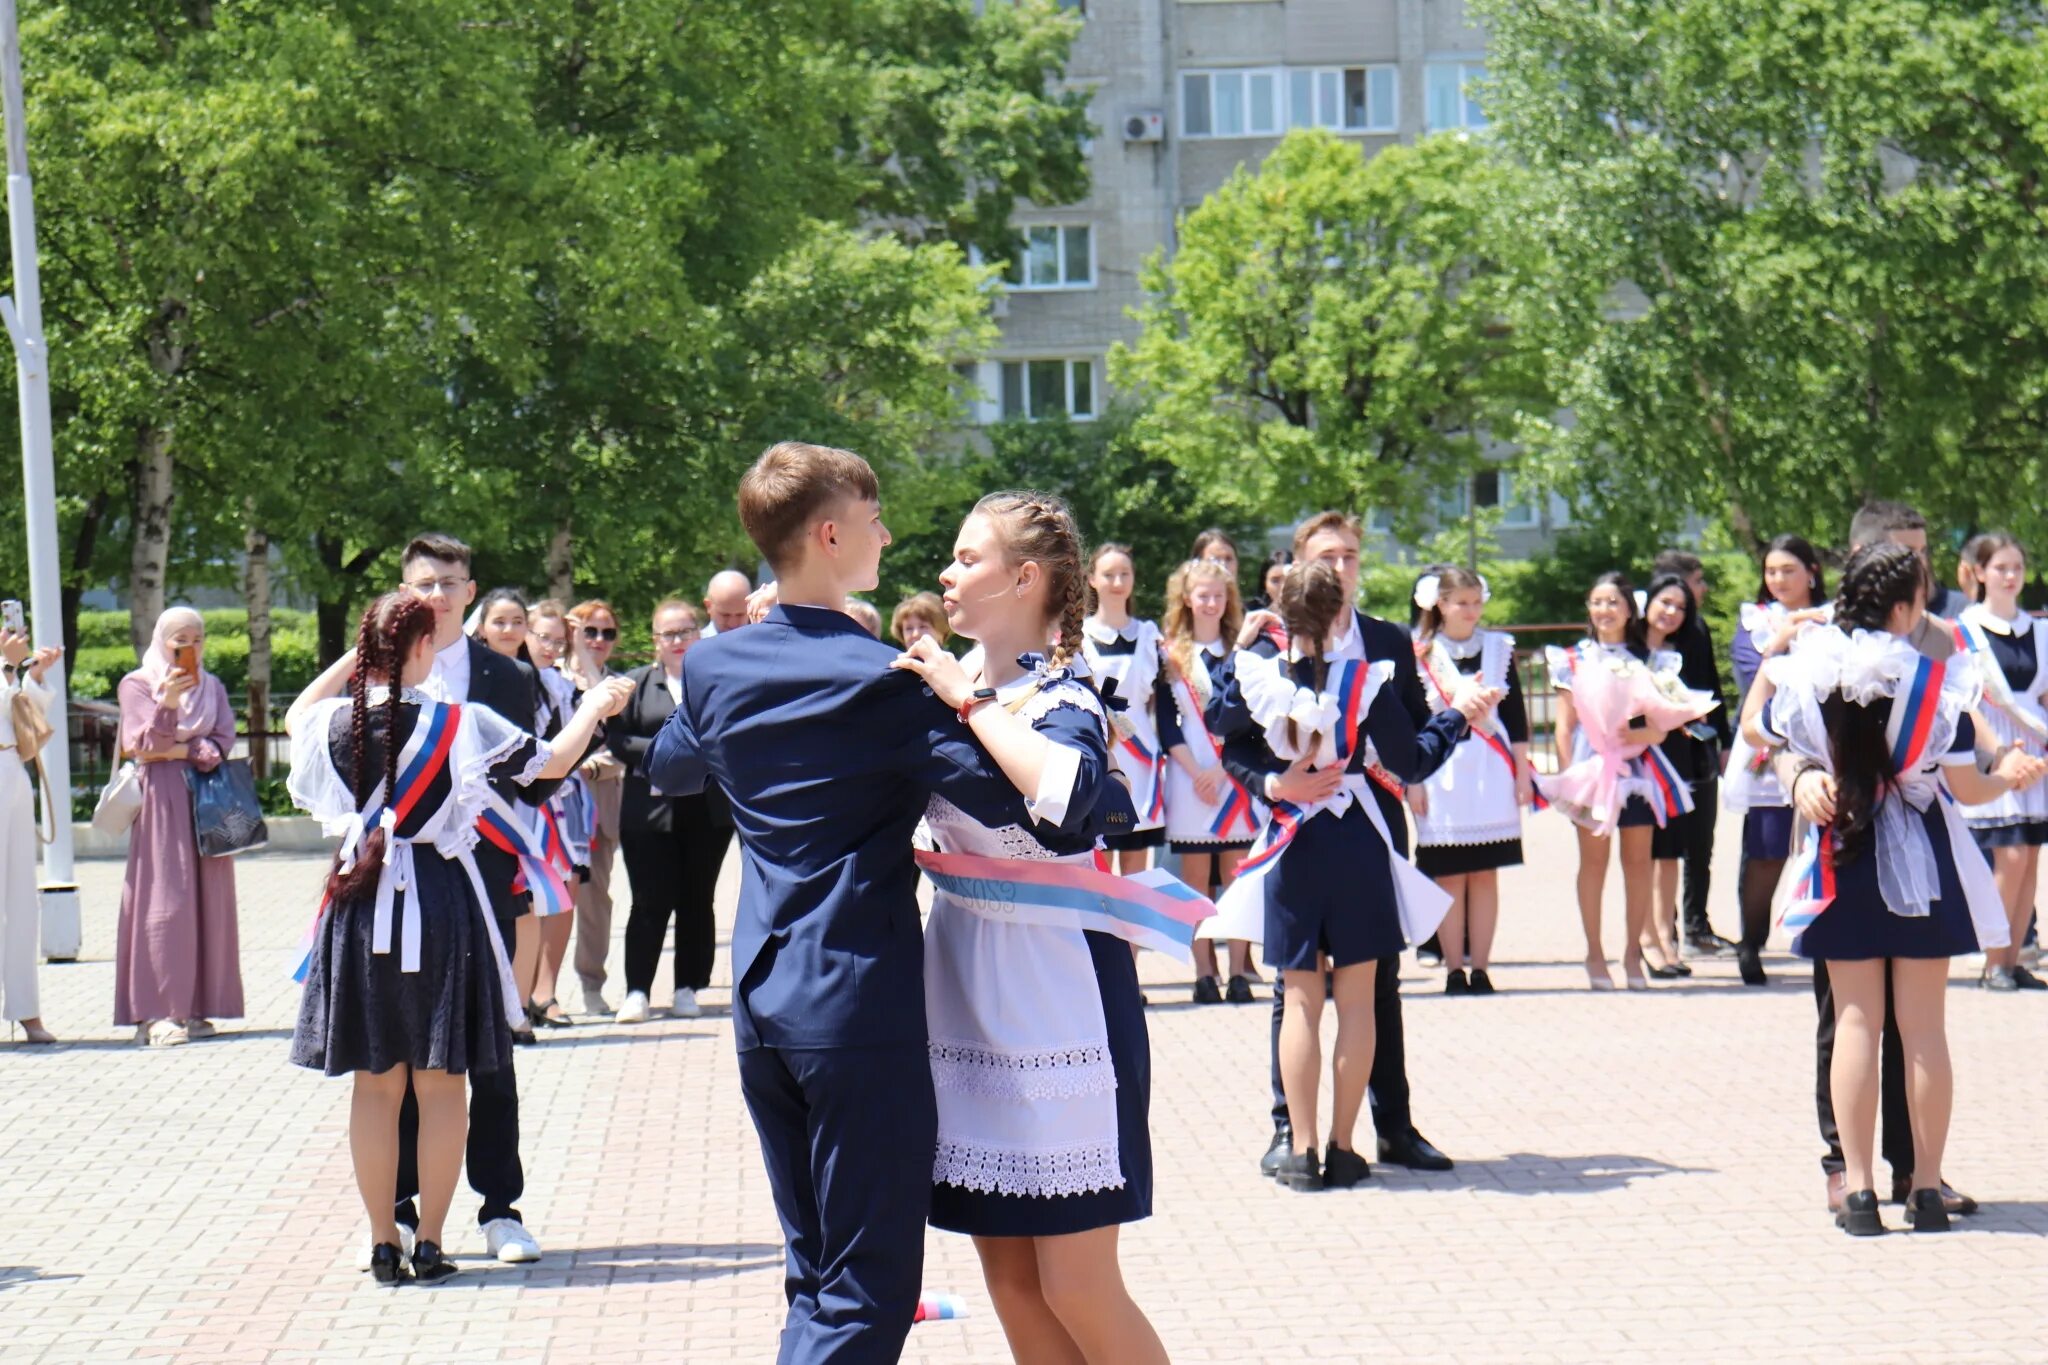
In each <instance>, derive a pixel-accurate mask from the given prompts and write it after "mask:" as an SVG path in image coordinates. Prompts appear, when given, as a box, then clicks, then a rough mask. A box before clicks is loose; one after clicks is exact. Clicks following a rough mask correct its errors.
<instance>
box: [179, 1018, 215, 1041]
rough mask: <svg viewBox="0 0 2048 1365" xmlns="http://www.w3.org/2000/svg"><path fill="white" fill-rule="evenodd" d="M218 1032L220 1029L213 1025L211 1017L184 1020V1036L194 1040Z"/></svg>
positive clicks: (211, 1035) (209, 1036)
mask: <svg viewBox="0 0 2048 1365" xmlns="http://www.w3.org/2000/svg"><path fill="white" fill-rule="evenodd" d="M219 1032H220V1030H219V1029H217V1028H215V1027H214V1026H213V1021H212V1020H211V1019H188V1020H186V1021H185V1036H186V1037H188V1038H192V1039H194V1040H195V1041H196V1040H197V1039H200V1038H211V1037H214V1036H215V1035H216V1034H218V1033H219Z"/></svg>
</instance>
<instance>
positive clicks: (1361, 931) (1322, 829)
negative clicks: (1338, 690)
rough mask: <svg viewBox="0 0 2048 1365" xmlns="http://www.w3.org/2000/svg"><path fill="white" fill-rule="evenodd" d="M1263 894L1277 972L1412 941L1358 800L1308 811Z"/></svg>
mask: <svg viewBox="0 0 2048 1365" xmlns="http://www.w3.org/2000/svg"><path fill="white" fill-rule="evenodd" d="M1646 809H1647V808H1646ZM1265 892H1266V942H1265V958H1266V965H1267V966H1268V967H1271V968H1273V969H1274V970H1276V971H1283V972H1298V971H1307V970H1309V969H1311V968H1313V967H1315V966H1316V962H1317V958H1318V956H1319V955H1322V956H1327V957H1328V958H1329V959H1330V965H1331V966H1332V967H1355V966H1357V965H1358V964H1359V963H1361V962H1377V961H1379V959H1381V958H1383V957H1387V956H1390V955H1392V954H1394V953H1398V952H1400V951H1401V950H1402V949H1403V948H1405V947H1407V946H1408V944H1407V940H1406V939H1404V938H1403V937H1402V936H1401V912H1400V908H1399V906H1398V905H1397V904H1396V903H1395V900H1394V869H1393V865H1392V863H1391V861H1390V860H1389V857H1388V854H1387V845H1386V842H1385V841H1384V840H1383V839H1381V838H1380V834H1379V831H1378V830H1376V829H1374V828H1373V825H1372V821H1371V820H1370V819H1369V818H1367V816H1366V813H1365V811H1364V809H1363V808H1361V807H1360V806H1359V804H1358V803H1357V802H1356V801H1354V802H1352V803H1351V805H1350V806H1348V807H1346V808H1345V811H1344V814H1343V815H1341V816H1334V815H1330V814H1327V813H1323V814H1318V815H1314V816H1311V817H1310V818H1309V819H1308V820H1307V821H1306V822H1305V823H1304V824H1303V825H1302V827H1301V832H1300V833H1298V834H1296V835H1295V836H1294V842H1293V843H1292V844H1290V845H1289V846H1288V848H1287V851H1286V852H1285V853H1283V854H1281V855H1280V861H1279V862H1277V863H1275V864H1274V865H1273V870H1272V871H1271V872H1269V873H1267V874H1266V885H1265Z"/></svg>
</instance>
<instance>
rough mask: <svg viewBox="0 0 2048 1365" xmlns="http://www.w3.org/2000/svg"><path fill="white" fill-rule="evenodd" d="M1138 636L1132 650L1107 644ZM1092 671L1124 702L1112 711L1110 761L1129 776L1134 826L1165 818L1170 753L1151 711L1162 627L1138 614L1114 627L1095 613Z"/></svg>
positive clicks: (1087, 642)
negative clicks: (1162, 743)
mask: <svg viewBox="0 0 2048 1365" xmlns="http://www.w3.org/2000/svg"><path fill="white" fill-rule="evenodd" d="M1119 639H1128V640H1133V641H1134V648H1133V649H1132V650H1131V652H1130V653H1128V654H1123V653H1109V652H1107V651H1105V650H1104V649H1103V648H1102V646H1103V645H1106V644H1109V643H1111V642H1113V641H1116V640H1119ZM1081 646H1082V652H1083V654H1084V655H1085V656H1086V658H1087V661H1088V672H1089V674H1090V676H1092V677H1094V678H1095V679H1096V680H1097V684H1098V685H1099V686H1102V687H1105V688H1107V687H1111V686H1113V687H1114V688H1115V691H1116V696H1117V699H1118V700H1119V701H1121V702H1122V703H1123V705H1122V707H1121V708H1115V707H1112V708H1111V710H1110V713H1109V763H1110V766H1111V767H1112V768H1115V769H1116V770H1117V771H1118V772H1120V773H1122V774H1123V775H1124V776H1125V777H1126V778H1128V779H1129V780H1130V784H1131V805H1132V806H1133V807H1135V808H1136V810H1137V813H1138V823H1137V824H1136V825H1135V826H1134V827H1133V832H1140V831H1144V830H1153V829H1159V828H1162V827H1163V826H1164V825H1165V824H1166V785H1165V783H1166V761H1167V760H1166V757H1165V755H1164V754H1162V753H1160V752H1159V718H1158V717H1157V716H1155V715H1153V714H1152V685H1153V683H1154V682H1156V681H1157V680H1158V677H1159V668H1160V658H1159V627H1157V626H1155V625H1153V624H1152V623H1151V622H1150V621H1140V620H1136V619H1133V620H1131V621H1129V622H1127V623H1126V624H1125V625H1124V627H1123V629H1122V630H1114V629H1112V628H1110V627H1109V626H1106V625H1104V624H1102V623H1101V622H1100V621H1097V620H1096V619H1095V618H1093V617H1090V618H1089V619H1088V620H1087V621H1086V622H1084V623H1083V624H1082V627H1081Z"/></svg>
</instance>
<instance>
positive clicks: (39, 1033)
mask: <svg viewBox="0 0 2048 1365" xmlns="http://www.w3.org/2000/svg"><path fill="white" fill-rule="evenodd" d="M21 1040H22V1041H23V1042H24V1043H41V1044H44V1045H48V1044H50V1043H54V1042H56V1041H57V1035H56V1034H54V1033H52V1032H50V1031H49V1030H48V1029H46V1028H44V1027H43V1025H42V1022H41V1021H40V1020H35V1019H24V1020H22V1021H21Z"/></svg>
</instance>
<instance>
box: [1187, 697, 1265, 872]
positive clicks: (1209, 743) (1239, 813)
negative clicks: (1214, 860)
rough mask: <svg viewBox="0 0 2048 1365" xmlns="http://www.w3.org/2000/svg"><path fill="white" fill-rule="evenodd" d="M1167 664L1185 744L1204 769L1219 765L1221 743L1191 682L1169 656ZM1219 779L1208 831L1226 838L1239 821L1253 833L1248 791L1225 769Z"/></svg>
mask: <svg viewBox="0 0 2048 1365" xmlns="http://www.w3.org/2000/svg"><path fill="white" fill-rule="evenodd" d="M1167 667H1168V668H1169V669H1170V670H1171V678H1172V689H1173V700H1174V704H1175V705H1177V706H1178V707H1180V715H1181V727H1180V728H1181V730H1182V732H1183V733H1184V734H1187V735H1189V736H1190V737H1191V738H1192V743H1191V744H1190V745H1189V747H1190V748H1191V749H1192V750H1193V751H1194V752H1195V753H1196V755H1197V756H1198V757H1197V760H1196V761H1197V762H1200V763H1201V766H1202V767H1203V768H1205V769H1207V768H1218V769H1220V768H1222V766H1223V745H1222V742H1221V741H1219V740H1218V739H1217V738H1216V736H1214V735H1213V734H1211V733H1209V722H1208V719H1207V718H1206V717H1205V716H1204V714H1203V711H1202V703H1201V699H1200V698H1199V697H1197V696H1196V695H1195V689H1194V687H1193V685H1192V684H1190V683H1189V681H1188V680H1187V679H1186V678H1185V677H1183V676H1182V675H1181V671H1180V667H1179V665H1177V664H1174V663H1173V662H1172V661H1171V660H1169V661H1168V663H1167ZM1204 757H1206V759H1207V761H1206V762H1204V761H1203V758H1204ZM1223 781H1224V790H1223V799H1222V800H1221V801H1219V802H1218V803H1217V809H1216V818H1215V819H1214V820H1211V821H1210V822H1209V832H1210V833H1211V834H1213V835H1215V836H1216V837H1217V838H1218V839H1228V838H1229V837H1230V831H1231V829H1232V828H1233V827H1235V826H1237V825H1240V824H1241V825H1243V827H1244V832H1245V833H1246V834H1249V835H1256V834H1257V833H1258V829H1259V819H1258V815H1257V814H1256V813H1255V811H1254V810H1253V808H1252V796H1251V793H1250V792H1248V791H1246V790H1245V789H1244V784H1243V783H1242V782H1239V781H1238V780H1237V779H1236V778H1234V777H1232V776H1231V775H1230V774H1229V773H1228V772H1225V773H1224V774H1223Z"/></svg>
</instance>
